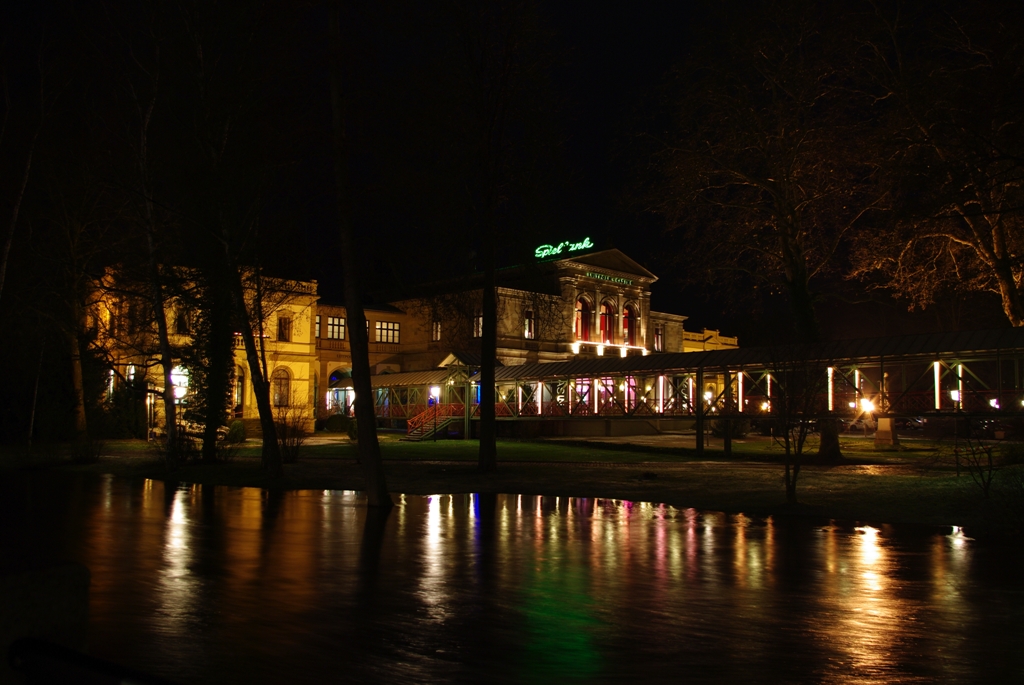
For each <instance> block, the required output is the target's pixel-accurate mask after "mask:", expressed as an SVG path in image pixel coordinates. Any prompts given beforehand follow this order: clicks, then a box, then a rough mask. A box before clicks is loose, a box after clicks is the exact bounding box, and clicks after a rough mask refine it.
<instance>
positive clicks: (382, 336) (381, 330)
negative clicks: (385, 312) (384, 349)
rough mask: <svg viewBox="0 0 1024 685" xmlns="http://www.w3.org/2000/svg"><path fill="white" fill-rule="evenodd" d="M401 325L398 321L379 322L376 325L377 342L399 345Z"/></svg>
mask: <svg viewBox="0 0 1024 685" xmlns="http://www.w3.org/2000/svg"><path fill="white" fill-rule="evenodd" d="M399 328H400V324H399V323H398V322H397V321H378V322H377V324H376V331H377V342H385V343H397V342H398V339H399V332H400V331H399Z"/></svg>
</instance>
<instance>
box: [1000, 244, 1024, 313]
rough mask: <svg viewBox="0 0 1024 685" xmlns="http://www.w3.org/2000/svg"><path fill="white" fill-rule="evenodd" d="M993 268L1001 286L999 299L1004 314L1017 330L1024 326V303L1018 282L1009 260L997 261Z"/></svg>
mask: <svg viewBox="0 0 1024 685" xmlns="http://www.w3.org/2000/svg"><path fill="white" fill-rule="evenodd" d="M992 267H993V268H992V271H993V272H994V274H995V277H996V282H997V283H998V284H999V297H1000V300H1001V301H1002V305H1003V313H1004V314H1006V318H1007V319H1008V320H1009V322H1010V325H1011V326H1014V327H1015V328H1019V327H1021V326H1024V302H1022V300H1021V293H1020V291H1019V290H1018V289H1017V282H1016V280H1015V279H1014V277H1013V270H1012V268H1011V267H1010V264H1009V260H1008V259H1006V258H1001V259H997V260H996V262H995V263H994V264H993V265H992Z"/></svg>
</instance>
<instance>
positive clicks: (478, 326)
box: [473, 313, 484, 338]
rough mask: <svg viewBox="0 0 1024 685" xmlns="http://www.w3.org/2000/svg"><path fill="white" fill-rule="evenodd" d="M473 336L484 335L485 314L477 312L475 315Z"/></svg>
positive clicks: (479, 336) (480, 336)
mask: <svg viewBox="0 0 1024 685" xmlns="http://www.w3.org/2000/svg"><path fill="white" fill-rule="evenodd" d="M473 337H474V338H482V337H484V315H483V314H480V313H477V314H475V315H474V316H473Z"/></svg>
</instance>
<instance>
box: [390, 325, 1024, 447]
mask: <svg viewBox="0 0 1024 685" xmlns="http://www.w3.org/2000/svg"><path fill="white" fill-rule="evenodd" d="M1022 360H1024V330H1021V329H1005V330H994V331H974V332H965V333H943V334H929V335H914V336H900V337H889V338H868V339H861V340H845V341H836V342H830V343H823V344H819V345H791V346H785V347H778V348H771V347H761V348H741V349H734V350H716V351H709V352H689V353H662V354H650V355H646V356H633V357H616V358H600V357H599V358H588V359H584V358H578V359H574V360H571V361H565V362H554V363H546V364H524V365H520V366H503V367H499V368H497V369H496V371H495V377H496V382H495V389H494V402H495V409H496V413H497V415H498V418H499V420H506V421H523V420H531V421H537V420H562V421H564V420H577V419H578V420H581V421H582V420H588V419H591V420H593V419H599V418H600V419H617V420H628V419H648V420H650V419H659V420H661V419H671V418H676V419H688V420H689V421H691V422H694V424H693V427H694V428H696V429H697V430H698V432H699V431H701V430H702V428H703V425H702V424H703V421H704V420H705V419H708V418H723V419H724V418H736V417H751V418H753V417H758V416H762V417H774V418H778V419H780V420H785V421H792V420H795V419H797V418H802V419H808V418H824V417H840V418H844V417H849V418H854V417H856V416H859V415H863V414H869V415H874V416H879V417H888V418H892V417H928V416H953V415H956V416H965V417H972V418H984V419H993V420H995V419H999V418H1007V419H1009V418H1016V417H1021V416H1024V382H1022V380H1024V379H1022V371H1024V369H1022V363H1021V362H1022ZM476 378H477V373H476V372H475V370H473V369H468V368H465V367H455V368H451V369H438V370H435V371H427V372H416V373H399V374H391V375H386V376H376V377H374V378H373V385H374V388H375V391H376V393H377V408H378V416H380V417H382V418H398V417H401V418H405V419H414V418H415V417H417V416H419V415H421V414H422V413H423V412H425V411H428V410H429V411H433V412H435V413H436V412H438V411H446V414H447V415H448V416H455V415H464V417H465V420H466V421H467V422H468V421H469V420H471V419H472V418H474V417H476V416H477V415H478V413H479V402H480V398H481V396H482V393H481V391H480V388H479V385H478V383H477V381H476ZM467 398H468V400H469V401H468V402H467ZM445 405H450V408H449V409H448V410H442V409H440V408H436V407H442V406H445ZM456 410H457V411H456Z"/></svg>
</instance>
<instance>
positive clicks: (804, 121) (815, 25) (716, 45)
mask: <svg viewBox="0 0 1024 685" xmlns="http://www.w3.org/2000/svg"><path fill="white" fill-rule="evenodd" d="M830 7H831V6H830ZM723 11H725V12H729V14H730V16H729V18H728V19H723V20H721V21H720V22H719V23H720V24H721V26H722V28H721V29H720V30H719V31H718V32H714V31H709V32H708V35H707V36H706V37H705V40H704V41H703V42H702V43H700V44H698V45H695V46H694V47H693V49H692V51H691V54H692V56H691V57H690V58H689V60H688V61H687V63H686V65H685V66H684V67H683V68H681V69H680V70H679V71H678V72H677V74H676V77H675V80H674V82H673V86H672V92H673V93H677V94H675V95H673V96H671V99H670V104H669V107H670V111H671V113H672V114H673V115H674V116H673V119H674V123H673V127H672V129H671V130H670V131H669V132H667V133H666V134H664V135H651V136H649V137H648V140H649V141H651V144H652V146H653V150H652V156H651V157H650V160H651V167H652V170H653V171H654V172H655V173H654V180H653V181H652V182H651V185H650V187H649V188H648V189H647V190H646V191H645V193H646V198H647V200H646V203H647V204H646V207H647V208H648V209H649V210H650V211H652V212H655V213H657V214H659V215H661V216H663V217H664V218H665V221H666V225H667V229H668V231H669V233H670V235H672V236H674V237H675V238H676V239H677V240H676V243H675V244H676V246H677V248H676V250H677V254H678V258H677V259H676V263H677V264H678V265H679V266H680V267H681V268H682V273H683V274H685V275H686V280H688V281H690V282H693V283H704V284H707V285H712V284H713V285H714V287H715V289H716V291H717V292H719V293H721V292H722V291H723V290H724V291H726V292H728V293H729V294H730V295H732V296H734V298H735V299H742V298H743V297H745V293H746V292H750V291H758V290H761V291H764V290H767V291H768V292H769V293H771V294H781V295H784V296H785V297H786V298H787V299H788V302H789V308H790V311H791V313H792V316H793V320H794V323H795V332H796V333H797V335H798V336H799V337H800V338H801V339H802V340H804V341H816V340H818V339H819V336H820V330H819V324H818V320H817V316H816V314H815V305H816V303H817V302H818V301H819V300H820V299H821V296H822V291H821V287H822V284H823V282H824V279H825V278H826V277H827V276H829V275H830V274H831V275H835V273H836V272H837V270H838V268H839V266H840V264H839V260H838V259H837V256H839V255H841V254H842V249H843V246H844V244H846V242H847V241H848V238H849V236H850V234H851V232H852V231H853V229H854V227H855V226H856V225H857V224H858V222H859V221H861V220H862V218H863V217H864V216H865V215H866V214H868V213H870V212H871V211H872V210H875V209H878V208H880V207H881V206H883V203H884V200H885V193H884V191H882V190H878V189H876V188H875V187H874V185H873V183H872V175H873V173H874V171H875V162H874V160H872V159H871V158H870V157H866V156H865V155H863V154H862V153H861V149H860V147H859V146H858V136H860V135H861V131H862V129H863V128H864V126H866V123H867V122H868V121H869V120H870V117H871V104H872V101H873V100H872V95H871V94H870V93H864V92H861V91H859V90H857V89H855V88H852V87H851V74H850V70H851V69H852V59H851V49H852V47H851V44H850V41H849V40H847V39H846V38H845V36H844V34H843V32H842V30H841V29H839V26H841V25H842V22H841V19H842V15H837V14H836V13H834V12H833V11H829V10H826V9H823V8H820V7H817V6H815V5H814V3H810V2H794V3H782V2H763V3H758V4H757V5H755V6H754V7H752V8H749V12H747V13H746V14H745V16H743V17H739V18H737V17H735V16H734V12H733V11H732V9H731V8H729V9H725V10H723Z"/></svg>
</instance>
